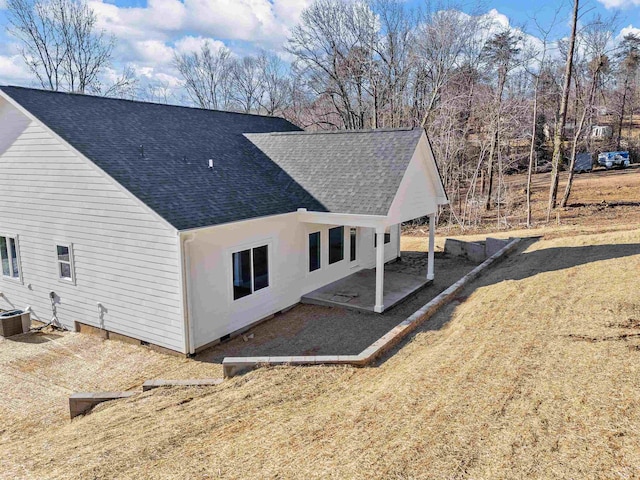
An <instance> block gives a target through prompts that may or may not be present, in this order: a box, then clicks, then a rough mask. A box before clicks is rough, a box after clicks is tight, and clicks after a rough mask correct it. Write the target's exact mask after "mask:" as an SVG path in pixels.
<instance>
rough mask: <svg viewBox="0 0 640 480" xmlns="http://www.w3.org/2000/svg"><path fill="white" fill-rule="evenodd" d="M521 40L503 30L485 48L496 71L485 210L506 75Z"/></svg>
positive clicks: (491, 178)
mask: <svg viewBox="0 0 640 480" xmlns="http://www.w3.org/2000/svg"><path fill="white" fill-rule="evenodd" d="M521 40H522V38H521V37H520V36H519V35H517V34H515V33H514V32H512V31H511V30H509V29H507V30H503V31H502V32H499V33H496V34H495V35H494V36H493V37H492V38H491V39H490V40H489V41H488V42H487V45H486V47H485V55H486V57H487V61H488V64H489V65H490V66H491V67H492V68H496V69H497V86H496V89H495V95H494V102H493V103H494V114H493V118H492V124H491V147H490V149H489V157H488V160H487V177H488V178H487V201H486V204H485V208H486V209H487V210H490V209H491V201H492V199H491V195H492V191H493V173H494V172H493V170H494V169H493V163H494V159H495V156H496V153H497V152H498V150H499V148H500V145H499V138H500V123H501V122H500V120H501V115H502V99H503V95H504V87H505V84H506V82H507V75H508V74H509V72H510V71H511V70H512V69H513V68H514V67H515V66H516V65H517V61H516V59H517V56H518V55H519V53H520V51H521V48H520V47H519V46H518V44H519V43H520V42H521Z"/></svg>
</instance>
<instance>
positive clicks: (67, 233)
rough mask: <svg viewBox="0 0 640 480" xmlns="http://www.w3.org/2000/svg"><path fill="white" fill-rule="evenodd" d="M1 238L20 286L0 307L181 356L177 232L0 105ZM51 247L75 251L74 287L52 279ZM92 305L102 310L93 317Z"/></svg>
mask: <svg viewBox="0 0 640 480" xmlns="http://www.w3.org/2000/svg"><path fill="white" fill-rule="evenodd" d="M0 125H1V126H2V128H0V186H1V189H2V190H1V191H2V194H1V195H0V234H13V235H18V236H19V253H20V261H21V269H22V282H16V281H13V280H10V279H6V278H4V277H2V279H0V291H2V293H3V296H2V297H0V308H25V307H26V306H27V305H30V306H31V308H32V316H33V318H35V319H37V320H40V321H43V322H47V321H49V320H50V318H51V303H50V300H49V292H51V291H53V292H55V293H56V295H57V297H58V303H57V305H56V307H57V315H58V318H59V320H60V321H61V322H62V323H63V324H64V325H66V326H67V327H69V328H73V326H74V321H79V322H82V323H86V324H89V325H93V326H96V327H101V328H105V329H107V330H110V331H113V332H116V333H120V334H123V335H128V336H131V337H135V338H138V339H140V340H144V341H147V342H149V343H153V344H156V345H160V346H163V347H166V348H170V349H172V350H178V351H184V334H183V331H184V323H183V321H184V320H183V313H182V284H181V280H180V269H181V266H180V252H179V241H178V236H177V232H176V231H175V229H172V228H171V227H170V226H169V225H168V224H166V223H165V222H163V221H162V220H160V219H159V218H158V217H157V216H156V215H155V214H153V213H152V212H151V211H150V210H149V209H148V208H146V207H145V206H144V205H142V204H141V203H140V202H139V201H137V200H136V199H134V198H132V197H131V195H130V194H128V193H126V192H125V191H124V189H123V188H122V187H120V186H119V185H117V184H116V183H115V182H114V181H112V180H111V179H110V178H109V177H107V176H106V175H105V174H104V173H103V172H101V171H100V170H99V169H97V168H96V167H95V166H94V165H92V164H90V163H89V162H88V161H87V160H86V159H84V158H82V157H80V156H78V155H77V154H76V153H75V152H74V151H73V150H72V149H70V148H69V147H68V146H67V145H66V144H64V142H61V141H60V140H59V139H57V138H56V137H55V136H54V135H52V134H50V133H49V132H48V130H47V129H46V128H44V127H43V126H42V125H41V124H40V123H39V122H36V121H30V120H29V119H27V118H26V117H25V116H24V115H23V114H22V113H21V112H19V111H18V110H17V109H15V108H14V107H12V106H10V105H9V104H8V103H7V102H6V101H5V100H4V99H0ZM56 241H58V242H61V243H71V244H73V260H74V266H75V285H73V284H71V283H69V282H64V281H61V280H58V275H57V262H56V255H55V244H56ZM98 303H101V304H102V305H103V306H104V311H103V314H102V315H100V313H99V310H98Z"/></svg>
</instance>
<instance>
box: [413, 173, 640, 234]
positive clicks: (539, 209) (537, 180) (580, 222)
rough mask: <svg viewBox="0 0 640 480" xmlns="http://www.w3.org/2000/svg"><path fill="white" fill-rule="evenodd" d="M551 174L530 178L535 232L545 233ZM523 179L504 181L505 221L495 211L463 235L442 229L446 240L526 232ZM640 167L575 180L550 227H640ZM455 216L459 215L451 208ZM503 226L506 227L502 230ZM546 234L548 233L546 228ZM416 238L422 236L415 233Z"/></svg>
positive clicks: (454, 227) (456, 229)
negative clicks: (538, 229) (506, 200)
mask: <svg viewBox="0 0 640 480" xmlns="http://www.w3.org/2000/svg"><path fill="white" fill-rule="evenodd" d="M567 176H568V172H562V173H561V175H560V188H559V193H558V199H561V198H562V195H563V194H564V188H565V184H566V179H567ZM550 178H551V176H550V174H549V173H546V174H537V175H534V176H533V183H532V205H533V208H532V218H533V224H534V226H535V227H536V228H542V229H544V228H545V227H546V216H547V201H548V196H549V183H550ZM526 181H527V178H526V175H523V174H519V175H511V176H507V177H505V183H506V184H507V185H508V194H507V199H508V216H507V217H506V219H505V218H504V209H503V211H502V212H501V220H500V222H497V220H496V214H497V212H496V210H495V209H494V210H492V211H490V212H483V213H482V221H481V224H480V225H478V226H476V227H473V228H466V229H465V230H464V231H462V230H461V229H460V228H459V227H458V226H457V225H452V226H449V227H445V228H443V229H442V231H441V233H443V234H445V235H460V234H469V233H487V232H495V230H496V229H500V230H518V229H522V228H524V227H525V226H526V218H527V214H526ZM639 206H640V165H638V164H634V165H632V166H631V168H627V169H624V170H619V169H615V170H609V171H606V170H604V169H596V170H594V171H593V172H592V173H585V174H580V175H575V176H574V182H573V188H572V190H571V196H570V197H569V206H568V207H567V208H566V209H560V208H558V209H557V210H555V211H554V212H553V214H552V216H551V220H552V223H553V226H554V227H560V228H561V229H566V228H567V227H578V226H580V227H585V228H592V229H597V228H599V229H611V228H620V227H621V226H624V225H640V208H639ZM454 210H455V211H456V212H458V211H459V206H458V205H455V206H454ZM505 221H506V225H505ZM547 230H548V228H547ZM419 234H421V233H420V232H419Z"/></svg>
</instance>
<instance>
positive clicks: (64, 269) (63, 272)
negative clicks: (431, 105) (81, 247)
mask: <svg viewBox="0 0 640 480" xmlns="http://www.w3.org/2000/svg"><path fill="white" fill-rule="evenodd" d="M56 260H57V263H58V278H59V279H60V280H64V281H66V282H71V283H74V282H75V281H76V279H75V274H74V271H73V247H72V245H71V244H63V245H56Z"/></svg>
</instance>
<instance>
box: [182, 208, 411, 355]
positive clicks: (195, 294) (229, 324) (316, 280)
mask: <svg viewBox="0 0 640 480" xmlns="http://www.w3.org/2000/svg"><path fill="white" fill-rule="evenodd" d="M332 226H333V225H313V224H307V223H301V222H300V221H299V220H298V216H297V214H296V213H291V214H287V215H277V216H273V217H267V218H261V219H253V220H247V221H244V222H237V223H232V224H226V225H220V226H218V227H214V228H210V229H205V230H200V231H197V232H195V233H194V238H193V240H192V242H190V243H188V244H187V246H186V247H185V248H186V249H187V251H188V258H189V272H190V292H191V298H190V301H191V321H192V322H193V327H194V334H195V339H194V340H195V342H194V343H195V347H196V348H197V347H199V346H202V345H205V344H207V343H209V342H212V341H215V340H217V339H219V338H220V337H222V336H224V335H226V334H228V333H231V332H234V331H236V330H239V329H242V328H244V327H246V326H247V325H250V324H252V323H254V322H256V321H258V320H261V319H263V318H265V317H267V316H269V315H271V314H273V313H275V312H278V311H280V310H282V309H284V308H287V307H289V306H291V305H293V304H295V303H297V302H299V301H300V297H301V296H302V295H303V294H306V293H308V292H310V291H312V290H315V289H316V288H319V287H322V286H324V285H327V284H328V283H331V282H333V281H335V280H338V279H340V278H343V277H345V276H347V275H350V274H352V273H355V272H357V271H358V270H361V269H363V268H371V267H375V250H374V247H373V232H374V231H373V229H371V228H360V229H358V232H359V233H358V235H359V237H358V244H357V257H358V261H357V262H351V261H350V258H349V254H350V250H349V245H350V236H349V226H345V231H344V234H345V237H344V258H343V260H341V261H339V262H336V263H334V264H332V265H329V263H328V230H329V228H331V227H332ZM335 226H339V225H335ZM317 231H318V232H321V238H322V241H321V243H322V254H321V257H322V262H321V263H322V267H321V268H320V269H319V270H316V271H315V272H309V271H308V265H309V259H308V255H307V252H308V236H309V234H310V233H312V232H317ZM397 232H398V229H397V228H395V227H394V228H391V242H390V243H388V244H385V259H386V260H387V261H388V260H392V259H393V258H395V257H396V256H397V245H398V233H397ZM262 245H268V246H269V282H270V284H269V287H268V288H265V289H263V290H259V291H257V292H254V293H253V294H251V295H248V296H246V297H243V298H240V299H237V300H234V299H233V289H232V283H233V272H232V260H231V259H232V254H233V252H237V251H240V250H244V249H248V248H252V247H258V246H262Z"/></svg>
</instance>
